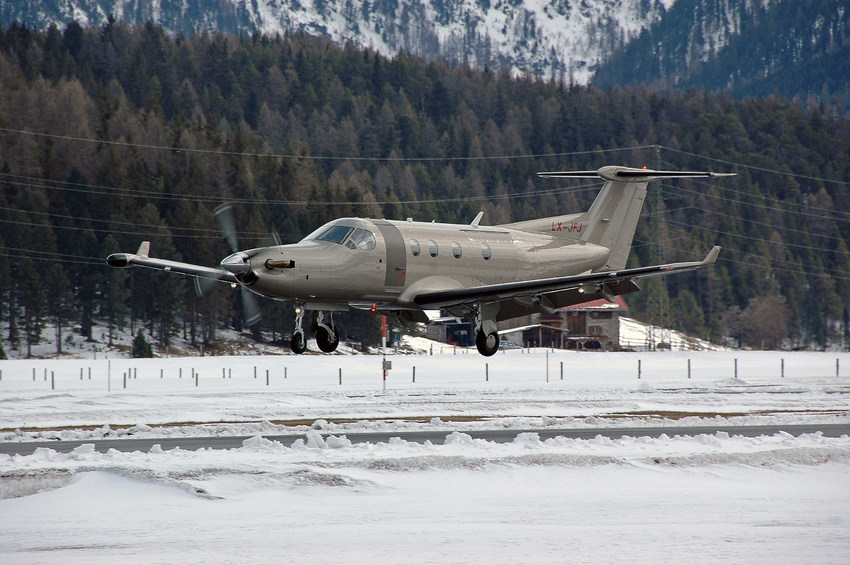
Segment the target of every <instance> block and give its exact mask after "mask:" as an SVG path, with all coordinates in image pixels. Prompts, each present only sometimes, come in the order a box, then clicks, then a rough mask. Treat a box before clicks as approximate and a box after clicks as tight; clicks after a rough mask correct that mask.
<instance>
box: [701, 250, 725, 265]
mask: <svg viewBox="0 0 850 565" xmlns="http://www.w3.org/2000/svg"><path fill="white" fill-rule="evenodd" d="M720 249H721V247H720V246H719V245H715V246H714V247H712V248H711V251H709V252H708V255H706V256H705V259H703V264H704V265H713V264H714V262H715V261H717V256H718V255H719V254H720Z"/></svg>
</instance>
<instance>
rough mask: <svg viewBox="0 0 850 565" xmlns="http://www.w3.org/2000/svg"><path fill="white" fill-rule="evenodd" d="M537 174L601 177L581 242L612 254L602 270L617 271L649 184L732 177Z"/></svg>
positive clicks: (638, 172) (619, 171)
mask: <svg viewBox="0 0 850 565" xmlns="http://www.w3.org/2000/svg"><path fill="white" fill-rule="evenodd" d="M537 175H538V176H540V177H544V178H596V177H600V178H602V179H604V180H605V184H604V185H603V186H602V190H601V191H600V192H599V194H598V195H597V196H596V199H595V200H594V201H593V204H592V205H591V206H590V210H588V211H587V213H586V222H587V227H586V228H584V229H582V233H581V241H586V242H588V243H595V244H597V245H601V246H603V247H607V248H608V249H610V250H611V254H610V255H609V256H608V262H607V264H606V265H605V266H604V267H603V269H604V270H619V269H624V268H625V267H626V261H628V259H629V252H630V251H631V247H632V239H633V238H634V235H635V227H636V226H637V222H638V218H639V217H640V212H641V209H642V208H643V203H644V200H645V199H646V184H647V183H648V182H649V181H652V180H659V179H665V178H685V177H725V176H733V175H734V173H710V172H696V171H653V170H650V169H630V168H628V167H602V168H601V169H599V170H597V171H563V172H545V173H537ZM583 216H585V215H584V214H583ZM582 219H584V218H582Z"/></svg>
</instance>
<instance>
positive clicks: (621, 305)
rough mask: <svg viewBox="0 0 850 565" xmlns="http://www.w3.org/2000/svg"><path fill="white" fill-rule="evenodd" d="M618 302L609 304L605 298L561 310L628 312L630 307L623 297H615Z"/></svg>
mask: <svg viewBox="0 0 850 565" xmlns="http://www.w3.org/2000/svg"><path fill="white" fill-rule="evenodd" d="M614 299H615V300H616V302H608V301H607V300H605V299H604V298H600V299H599V300H591V301H590V302H582V303H581V304H573V305H572V306H567V307H566V308H561V310H628V309H629V306H628V304H626V301H625V300H623V297H622V296H615V297H614Z"/></svg>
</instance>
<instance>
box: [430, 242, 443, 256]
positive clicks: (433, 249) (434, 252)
mask: <svg viewBox="0 0 850 565" xmlns="http://www.w3.org/2000/svg"><path fill="white" fill-rule="evenodd" d="M439 252H440V250H439V249H438V248H437V242H436V241H434V240H433V239H429V240H428V253H430V254H431V257H436V256H437V254H438V253H439Z"/></svg>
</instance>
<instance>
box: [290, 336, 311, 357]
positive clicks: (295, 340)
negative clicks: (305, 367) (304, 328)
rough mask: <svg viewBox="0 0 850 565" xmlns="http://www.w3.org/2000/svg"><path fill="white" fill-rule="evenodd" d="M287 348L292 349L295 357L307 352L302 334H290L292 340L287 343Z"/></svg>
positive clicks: (305, 341)
mask: <svg viewBox="0 0 850 565" xmlns="http://www.w3.org/2000/svg"><path fill="white" fill-rule="evenodd" d="M289 347H290V348H292V352H293V353H295V354H296V355H300V354H301V353H304V352H305V351H307V340H306V339H305V338H304V334H303V333H301V332H297V333H294V334H292V339H291V340H290V341H289Z"/></svg>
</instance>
